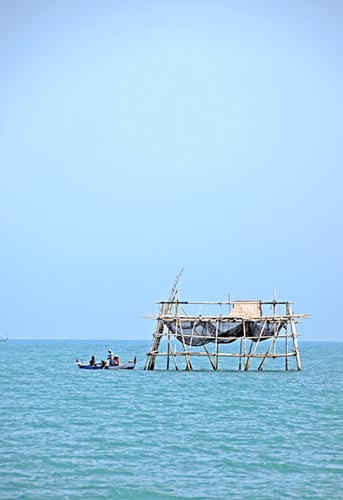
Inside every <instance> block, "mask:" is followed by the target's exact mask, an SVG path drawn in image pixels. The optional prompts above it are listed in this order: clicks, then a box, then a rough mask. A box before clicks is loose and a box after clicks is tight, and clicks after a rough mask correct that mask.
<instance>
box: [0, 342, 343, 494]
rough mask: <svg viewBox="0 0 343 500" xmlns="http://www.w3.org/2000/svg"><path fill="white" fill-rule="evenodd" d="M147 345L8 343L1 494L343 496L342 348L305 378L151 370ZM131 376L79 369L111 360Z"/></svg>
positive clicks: (314, 359)
mask: <svg viewBox="0 0 343 500" xmlns="http://www.w3.org/2000/svg"><path fill="white" fill-rule="evenodd" d="M149 344H150V341H149V340H147V341H145V340H139V341H138V340H137V341H131V340H130V341H129V340H122V341H119V340H113V341H109V340H12V339H9V340H8V341H7V342H2V343H0V390H1V406H0V410H1V411H0V498H1V499H6V500H10V499H25V500H31V499H32V500H40V499H54V500H59V499H124V500H130V499H134V500H145V499H147V500H174V499H175V500H176V499H178V500H191V499H192V500H196V499H197V500H200V499H201V500H223V499H246V500H257V499H258V500H264V499H266V500H267V499H270V500H275V499H297V500H298V499H303V500H305V499H309V500H315V499H325V500H334V499H343V402H342V382H343V364H342V360H343V343H342V342H337V343H334V342H332V343H327V342H300V352H301V360H302V365H303V370H302V371H299V372H298V371H296V370H292V371H288V372H285V371H282V370H281V371H278V370H274V369H268V364H266V366H265V370H264V371H263V372H258V371H248V372H243V371H241V372H238V371H233V370H231V369H221V370H219V371H213V370H211V368H210V367H208V368H201V369H197V370H194V371H184V370H179V371H176V370H174V369H173V370H169V371H167V370H165V369H164V368H162V369H161V368H160V369H158V370H155V371H144V364H145V359H146V352H147V350H148V348H149ZM109 348H112V350H113V351H114V352H115V353H117V354H118V355H120V358H121V361H122V362H125V361H127V360H128V359H132V358H133V357H134V356H137V360H138V361H137V366H136V368H135V370H118V371H109V370H96V371H90V370H80V369H79V368H78V367H77V365H76V364H75V358H79V359H83V360H84V361H88V360H89V359H90V356H91V355H95V356H96V357H97V359H98V360H99V361H100V359H103V358H106V355H107V350H108V349H109Z"/></svg>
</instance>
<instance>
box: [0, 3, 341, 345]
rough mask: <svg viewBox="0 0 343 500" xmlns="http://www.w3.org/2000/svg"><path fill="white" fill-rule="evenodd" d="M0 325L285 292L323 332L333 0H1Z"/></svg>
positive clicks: (72, 332)
mask: <svg viewBox="0 0 343 500" xmlns="http://www.w3.org/2000/svg"><path fill="white" fill-rule="evenodd" d="M0 14H1V16H0V27H1V33H2V40H1V43H0V62H1V67H2V79H1V82H0V90H1V95H2V100H1V101H2V102H1V119H0V131H1V134H0V165H1V166H0V231H1V241H2V244H1V246H0V336H1V335H3V334H7V335H8V336H9V338H10V339H16V338H22V339H25V338H33V337H35V338H37V337H38V338H47V337H49V338H51V339H53V338H59V337H60V336H62V335H63V337H64V338H75V339H86V338H97V336H98V335H99V334H100V335H101V336H102V337H105V338H109V339H110V338H111V339H113V338H115V337H116V336H119V337H123V336H125V337H126V339H132V338H137V339H144V340H145V339H147V340H148V339H149V338H151V335H152V332H153V328H154V325H153V322H151V321H149V320H143V319H142V316H143V315H145V314H155V313H157V311H158V308H157V306H156V304H155V301H156V300H163V299H166V298H167V297H168V294H169V290H170V288H171V286H172V283H173V280H174V278H175V276H176V274H177V273H178V272H179V271H180V269H181V268H184V272H183V275H182V279H181V281H180V285H179V289H180V300H203V301H207V300H226V298H227V297H228V294H230V297H231V300H242V299H246V300H255V299H261V300H272V299H273V294H274V290H276V291H277V298H278V299H279V300H289V301H293V302H294V312H296V313H310V314H311V319H307V320H304V322H303V324H302V325H300V327H299V331H300V333H302V334H303V335H302V337H301V338H305V339H307V338H309V339H311V341H315V340H322V341H326V340H331V341H337V340H340V339H342V340H343V335H342V333H341V331H340V329H339V328H338V327H337V325H336V323H337V322H336V320H335V317H334V315H335V313H336V311H339V310H340V307H341V304H342V300H343V294H342V287H341V282H342V264H341V261H342V254H343V248H342V247H343V245H342V230H341V229H340V228H341V225H342V224H341V214H342V213H343V207H342V196H341V192H340V186H341V184H342V176H343V173H342V160H343V155H342V147H343V146H342V137H341V136H342V125H341V122H342V115H343V113H342V112H343V109H342V107H343V105H342V102H343V99H342V89H343V81H342V80H343V78H342V53H343V51H342V49H343V44H342V38H343V32H342V29H341V23H342V19H343V18H342V4H341V3H339V2H337V1H335V0H328V1H322V0H315V1H309V0H303V1H302V2H295V1H293V0H291V1H290V2H287V3H285V4H283V3H280V2H274V1H272V0H265V1H263V2H261V3H258V4H257V3H255V2H252V1H251V0H244V1H242V2H239V3H237V2H233V1H230V0H229V1H228V2H223V1H219V0H214V1H211V2H210V1H208V0H200V1H197V2H195V1H194V0H189V1H188V0H186V1H181V0H176V1H175V2H157V1H156V0H147V1H146V2H143V3H142V2H138V1H135V0H132V1H131V0H129V1H127V2H125V3H122V2H118V1H109V0H101V1H100V2H93V1H88V0H86V1H82V2H81V1H79V0H76V1H74V2H72V3H70V2H66V1H65V0H60V1H57V0H52V1H49V2H42V1H41V0H28V1H27V2H23V1H21V0H13V1H11V2H2V4H1V6H0Z"/></svg>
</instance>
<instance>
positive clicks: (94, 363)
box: [89, 356, 96, 366]
mask: <svg viewBox="0 0 343 500" xmlns="http://www.w3.org/2000/svg"><path fill="white" fill-rule="evenodd" d="M89 364H90V365H91V366H96V359H95V356H92V357H91V359H90V361H89Z"/></svg>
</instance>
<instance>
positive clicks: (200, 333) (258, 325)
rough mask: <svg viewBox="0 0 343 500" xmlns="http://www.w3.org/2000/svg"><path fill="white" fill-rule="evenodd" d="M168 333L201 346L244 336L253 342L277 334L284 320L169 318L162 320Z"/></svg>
mask: <svg viewBox="0 0 343 500" xmlns="http://www.w3.org/2000/svg"><path fill="white" fill-rule="evenodd" d="M164 324H165V326H166V327H167V329H168V330H169V332H170V333H172V334H173V335H175V336H176V338H177V339H178V340H179V341H180V342H184V343H185V344H187V345H190V346H201V345H205V344H208V343H210V342H216V341H217V343H218V344H230V343H231V342H235V341H236V340H238V339H240V338H242V337H244V328H245V336H246V338H249V339H250V340H252V341H253V342H257V341H262V340H267V338H270V337H272V336H274V335H277V334H278V333H279V331H280V330H281V328H282V327H283V326H284V324H285V321H245V327H244V326H243V322H240V323H237V322H228V321H221V320H206V321H205V320H201V319H196V320H184V319H180V320H170V321H168V320H167V321H166V320H165V321H164Z"/></svg>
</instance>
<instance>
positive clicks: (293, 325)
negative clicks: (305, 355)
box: [286, 303, 301, 371]
mask: <svg viewBox="0 0 343 500" xmlns="http://www.w3.org/2000/svg"><path fill="white" fill-rule="evenodd" d="M286 308H287V309H288V314H289V315H290V320H289V322H290V325H291V332H292V339H293V347H294V353H295V358H296V360H297V369H298V370H299V371H300V370H301V361H300V354H299V347H298V335H297V331H296V328H295V320H294V316H293V310H292V306H291V305H290V304H289V303H288V304H287V306H286Z"/></svg>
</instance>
